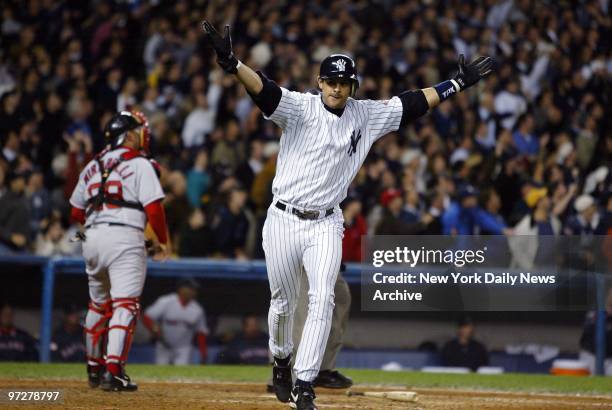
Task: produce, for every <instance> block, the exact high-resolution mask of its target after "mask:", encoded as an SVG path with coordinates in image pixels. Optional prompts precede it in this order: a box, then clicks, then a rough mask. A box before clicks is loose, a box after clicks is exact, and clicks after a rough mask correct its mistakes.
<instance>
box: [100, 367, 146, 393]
mask: <svg viewBox="0 0 612 410" xmlns="http://www.w3.org/2000/svg"><path fill="white" fill-rule="evenodd" d="M100 388H101V389H102V390H104V391H136V390H138V385H137V384H135V383H132V381H131V380H130V377H129V376H128V375H127V374H125V373H122V374H121V375H119V376H115V375H114V374H112V373H111V372H109V371H108V370H107V371H106V372H104V374H103V375H102V381H101V382H100Z"/></svg>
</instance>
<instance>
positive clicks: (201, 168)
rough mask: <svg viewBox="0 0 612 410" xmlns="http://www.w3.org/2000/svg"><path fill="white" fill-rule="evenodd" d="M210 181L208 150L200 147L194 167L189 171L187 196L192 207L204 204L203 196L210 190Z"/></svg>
mask: <svg viewBox="0 0 612 410" xmlns="http://www.w3.org/2000/svg"><path fill="white" fill-rule="evenodd" d="M210 183H211V181H210V175H209V173H208V153H207V152H206V150H204V149H200V150H198V152H197V154H196V157H195V161H194V163H193V168H191V170H190V171H189V172H188V173H187V196H188V198H189V205H191V207H192V208H197V207H199V206H201V205H202V203H203V198H202V196H203V195H204V194H205V193H206V192H207V191H208V188H209V187H210Z"/></svg>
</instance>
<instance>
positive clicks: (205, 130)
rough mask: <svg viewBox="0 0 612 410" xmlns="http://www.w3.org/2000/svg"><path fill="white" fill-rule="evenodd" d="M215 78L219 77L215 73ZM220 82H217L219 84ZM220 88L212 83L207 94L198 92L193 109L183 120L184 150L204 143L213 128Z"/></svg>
mask: <svg viewBox="0 0 612 410" xmlns="http://www.w3.org/2000/svg"><path fill="white" fill-rule="evenodd" d="M216 77H217V78H218V77H220V75H219V73H216ZM219 81H220V80H217V82H219ZM221 91H222V90H221V87H220V85H219V84H218V83H213V84H211V85H210V87H209V89H208V93H207V94H204V92H198V93H197V94H196V95H195V97H194V100H195V104H194V105H195V107H194V109H193V110H192V111H191V112H190V113H189V115H188V116H187V118H185V125H183V131H182V134H181V138H182V139H183V146H184V147H185V148H198V147H201V146H203V145H204V143H205V142H206V136H207V135H208V134H210V133H211V132H212V130H213V129H214V128H215V120H216V117H217V104H218V103H219V98H220V97H221Z"/></svg>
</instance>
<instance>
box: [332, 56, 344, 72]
mask: <svg viewBox="0 0 612 410" xmlns="http://www.w3.org/2000/svg"><path fill="white" fill-rule="evenodd" d="M332 64H333V65H335V66H336V69H337V70H338V71H344V70H345V66H346V61H344V60H343V59H341V58H339V59H337V60H336V61H333V62H332Z"/></svg>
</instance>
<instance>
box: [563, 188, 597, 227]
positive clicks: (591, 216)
mask: <svg viewBox="0 0 612 410" xmlns="http://www.w3.org/2000/svg"><path fill="white" fill-rule="evenodd" d="M574 209H575V210H576V212H577V214H576V215H574V216H572V217H570V218H569V220H568V221H567V225H566V227H565V229H564V232H565V234H566V235H592V234H598V235H605V234H606V233H607V227H606V226H605V221H604V220H603V219H602V218H601V215H600V214H599V211H598V210H597V203H596V202H595V200H594V199H593V197H592V196H590V195H581V196H579V197H578V198H576V201H575V202H574Z"/></svg>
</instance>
